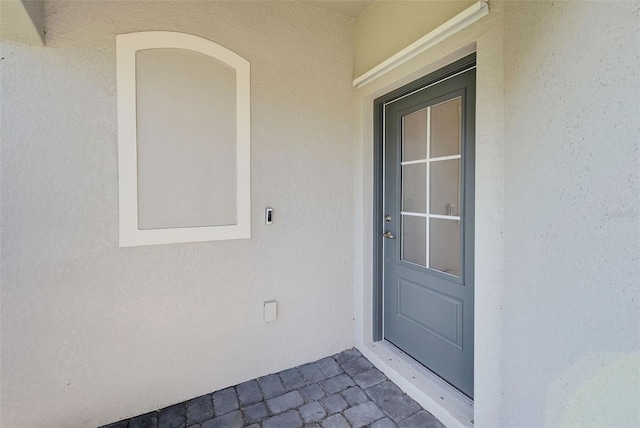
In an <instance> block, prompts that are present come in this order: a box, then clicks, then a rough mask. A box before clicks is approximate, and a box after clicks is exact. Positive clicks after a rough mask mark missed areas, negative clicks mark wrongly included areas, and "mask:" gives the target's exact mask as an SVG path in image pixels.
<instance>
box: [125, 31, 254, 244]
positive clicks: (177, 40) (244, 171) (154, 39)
mask: <svg viewBox="0 0 640 428" xmlns="http://www.w3.org/2000/svg"><path fill="white" fill-rule="evenodd" d="M145 49H182V50H189V51H193V52H197V53H200V54H204V55H207V56H209V57H212V58H214V59H215V60H217V61H219V62H220V63H222V64H224V65H225V66H228V67H230V68H232V69H233V70H234V71H235V78H236V79H235V81H236V87H235V94H236V112H235V115H236V116H235V117H236V168H235V171H236V183H235V184H236V222H235V224H226V225H219V226H207V225H203V226H198V227H172V228H162V229H140V228H139V226H138V224H139V222H138V158H137V156H138V155H137V138H138V137H137V131H138V130H137V110H136V102H137V100H136V53H137V52H138V51H141V50H145ZM116 62H117V83H118V89H117V96H118V184H119V238H120V247H131V246H139V245H155V244H169V243H178V242H198V241H214V240H226V239H241V238H250V237H251V190H250V141H251V131H250V123H251V121H250V65H249V62H248V61H247V60H246V59H244V58H242V57H240V56H239V55H237V54H236V53H234V52H232V51H230V50H229V49H227V48H225V47H223V46H220V45H218V44H217V43H214V42H212V41H210V40H206V39H203V38H201V37H197V36H193V35H189V34H184V33H177V32H169V31H147V32H139V33H129V34H119V35H116Z"/></svg>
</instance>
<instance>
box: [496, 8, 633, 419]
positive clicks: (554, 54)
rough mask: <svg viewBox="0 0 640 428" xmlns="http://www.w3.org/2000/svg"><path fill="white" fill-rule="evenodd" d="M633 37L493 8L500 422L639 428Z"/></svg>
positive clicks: (629, 25) (605, 15)
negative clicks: (501, 24)
mask: <svg viewBox="0 0 640 428" xmlns="http://www.w3.org/2000/svg"><path fill="white" fill-rule="evenodd" d="M639 30H640V5H639V4H638V2H517V3H515V2H514V3H511V2H508V3H507V4H506V12H505V37H504V40H505V62H504V63H505V112H506V114H505V126H506V141H507V144H505V164H504V167H505V219H506V221H505V255H506V264H505V265H506V271H505V272H506V281H507V282H506V284H507V285H506V287H505V292H504V405H503V409H504V424H505V425H508V426H542V425H543V424H545V425H547V426H621V427H622V426H625V427H626V426H638V425H639V424H640V409H639V408H638V403H640V355H639V352H640V351H639V348H640V289H639V278H640V262H639V255H640V158H639V155H640V153H639V152H638V147H639V146H638V144H639V141H640V132H639V130H638V128H639V126H638V119H639V118H640V109H639V98H638V96H639V95H638V94H640V76H639V74H638V70H640V39H639V34H640V33H639ZM525 386H526V387H525Z"/></svg>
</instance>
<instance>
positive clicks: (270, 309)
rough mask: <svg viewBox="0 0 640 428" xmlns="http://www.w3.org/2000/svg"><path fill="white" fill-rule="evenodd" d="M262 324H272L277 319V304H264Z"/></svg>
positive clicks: (270, 301)
mask: <svg viewBox="0 0 640 428" xmlns="http://www.w3.org/2000/svg"><path fill="white" fill-rule="evenodd" d="M263 312H264V313H263V316H264V322H274V321H275V320H276V318H277V317H278V302H276V301H275V300H269V301H267V302H264V311H263Z"/></svg>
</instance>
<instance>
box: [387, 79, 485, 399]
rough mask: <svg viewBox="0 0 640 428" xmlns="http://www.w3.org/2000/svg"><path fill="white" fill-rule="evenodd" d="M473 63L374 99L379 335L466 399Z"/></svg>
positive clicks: (470, 285)
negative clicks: (379, 124)
mask: <svg viewBox="0 0 640 428" xmlns="http://www.w3.org/2000/svg"><path fill="white" fill-rule="evenodd" d="M474 109H475V70H474V69H470V70H467V71H465V72H463V73H460V74H458V75H456V76H454V77H451V78H449V79H447V80H445V81H443V82H441V83H438V84H435V85H432V86H430V87H428V88H426V89H423V90H420V91H417V92H415V93H413V94H411V95H408V96H405V97H403V98H400V99H399V100H397V101H394V102H390V103H388V104H386V105H385V107H384V125H385V126H384V129H385V131H384V142H383V144H384V165H385V167H384V183H383V191H384V202H383V209H384V214H385V215H386V216H388V217H386V221H385V222H384V226H385V230H386V231H388V232H389V233H387V234H386V237H387V238H386V239H384V243H383V262H384V267H383V269H384V275H383V300H384V304H383V307H384V315H383V335H384V338H385V339H386V340H388V341H389V342H391V343H393V344H395V345H396V346H398V347H399V348H400V349H402V350H403V351H405V352H406V353H408V354H409V355H410V356H412V357H413V358H414V359H416V360H417V361H419V362H420V363H422V364H423V365H425V366H426V367H427V368H429V369H430V370H431V371H433V372H434V373H436V374H438V375H439V376H441V377H442V378H443V379H445V380H446V381H448V382H449V383H451V384H452V385H453V386H455V387H456V388H458V389H459V390H460V391H462V392H463V393H465V394H466V395H468V396H470V397H473V202H474V198H473V191H474V186H473V184H474V183H473V174H474V168H473V166H474V128H475V111H474Z"/></svg>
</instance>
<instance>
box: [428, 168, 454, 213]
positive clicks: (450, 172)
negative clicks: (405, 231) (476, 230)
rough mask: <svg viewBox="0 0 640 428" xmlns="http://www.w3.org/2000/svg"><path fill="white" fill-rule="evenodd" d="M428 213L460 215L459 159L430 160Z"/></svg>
mask: <svg viewBox="0 0 640 428" xmlns="http://www.w3.org/2000/svg"><path fill="white" fill-rule="evenodd" d="M430 170H431V171H430V174H429V175H430V177H429V182H430V183H429V199H430V200H429V213H430V214H438V215H452V216H459V215H460V159H449V160H442V161H435V162H431V165H430Z"/></svg>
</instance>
